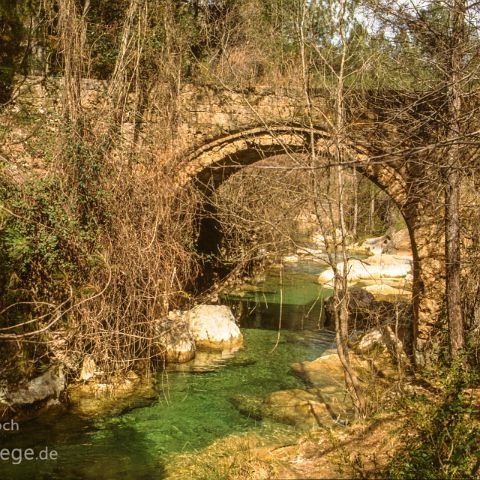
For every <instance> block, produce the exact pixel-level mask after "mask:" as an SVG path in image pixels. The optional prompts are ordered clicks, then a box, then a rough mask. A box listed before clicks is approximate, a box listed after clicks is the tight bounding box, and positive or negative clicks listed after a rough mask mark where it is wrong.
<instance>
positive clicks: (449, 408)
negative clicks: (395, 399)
mask: <svg viewBox="0 0 480 480" xmlns="http://www.w3.org/2000/svg"><path fill="white" fill-rule="evenodd" d="M472 383H473V384H478V374H477V375H472V374H467V373H465V372H464V371H463V370H462V368H461V367H458V366H456V367H453V368H452V370H451V371H450V372H449V374H448V375H447V379H446V381H445V385H444V387H443V389H442V394H441V395H440V398H438V400H435V401H434V402H431V401H429V400H427V399H425V398H421V399H418V398H415V399H413V401H411V404H410V405H409V407H410V409H411V412H410V414H411V420H410V421H409V428H412V427H413V430H414V433H413V435H412V434H411V432H407V433H406V434H405V448H404V449H403V451H401V452H400V453H398V454H397V455H396V456H395V457H394V459H393V461H392V463H391V465H390V467H389V471H388V478H398V479H417V478H422V479H432V480H433V479H445V480H447V479H456V478H458V479H464V478H477V477H476V475H477V474H478V471H479V467H480V418H479V406H478V405H475V402H474V401H472V399H471V397H470V396H469V395H468V394H467V393H466V391H465V389H466V387H467V386H469V385H471V384H472Z"/></svg>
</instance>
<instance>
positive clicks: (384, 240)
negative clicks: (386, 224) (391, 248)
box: [362, 235, 390, 255]
mask: <svg viewBox="0 0 480 480" xmlns="http://www.w3.org/2000/svg"><path fill="white" fill-rule="evenodd" d="M389 240H390V237H389V236H388V235H382V236H381V237H373V238H367V239H366V240H365V241H364V242H363V243H362V248H364V249H365V250H366V251H367V252H368V253H370V254H372V255H381V254H382V253H385V249H386V248H387V245H388V242H389Z"/></svg>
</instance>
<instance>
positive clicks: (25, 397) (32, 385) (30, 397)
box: [5, 366, 66, 405]
mask: <svg viewBox="0 0 480 480" xmlns="http://www.w3.org/2000/svg"><path fill="white" fill-rule="evenodd" d="M65 386H66V382H65V375H64V373H63V368H62V366H59V367H54V368H51V369H50V370H48V371H47V372H46V373H44V374H43V375H40V376H39V377H36V378H34V379H33V380H30V381H29V382H28V383H26V384H25V385H22V386H20V387H19V388H18V389H16V390H14V391H11V392H8V393H7V394H6V395H5V397H6V401H7V402H8V403H9V404H10V405H29V404H32V403H35V402H38V401H41V400H48V399H49V398H58V397H59V395H60V394H61V393H62V392H63V391H64V390H65Z"/></svg>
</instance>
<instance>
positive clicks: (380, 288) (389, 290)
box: [363, 283, 412, 298]
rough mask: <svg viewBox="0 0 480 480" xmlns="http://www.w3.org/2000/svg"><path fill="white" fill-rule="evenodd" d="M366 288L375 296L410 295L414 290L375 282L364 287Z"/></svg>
mask: <svg viewBox="0 0 480 480" xmlns="http://www.w3.org/2000/svg"><path fill="white" fill-rule="evenodd" d="M363 288H364V290H366V291H367V292H369V293H371V294H372V295H373V296H375V298H383V297H398V296H403V297H404V296H410V295H411V294H412V292H411V291H410V290H407V289H406V288H397V287H392V286H391V285H387V284H385V283H384V284H374V285H367V286H365V287H363Z"/></svg>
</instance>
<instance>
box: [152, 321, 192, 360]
mask: <svg viewBox="0 0 480 480" xmlns="http://www.w3.org/2000/svg"><path fill="white" fill-rule="evenodd" d="M155 328H156V331H157V335H158V337H157V339H156V342H155V343H156V344H157V346H158V349H159V351H160V354H161V355H162V356H163V358H165V361H166V362H167V363H184V362H188V361H189V360H191V359H192V358H193V357H195V339H194V336H193V334H192V332H191V331H190V326H189V324H188V322H187V321H186V320H184V319H182V318H181V317H178V318H162V319H160V320H157V322H156V325H155Z"/></svg>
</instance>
